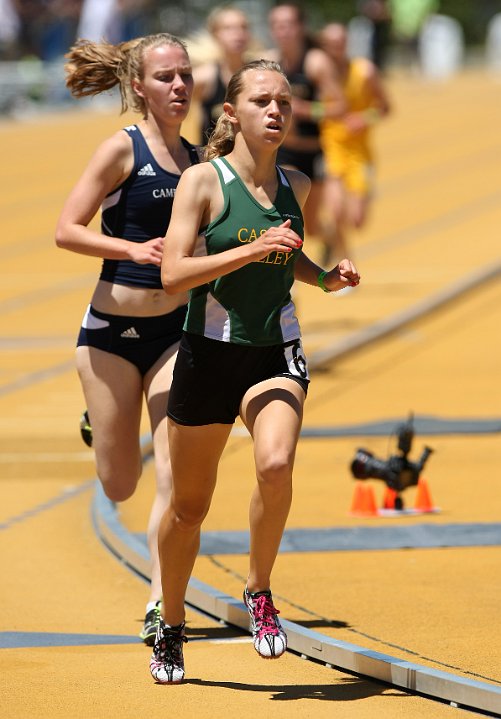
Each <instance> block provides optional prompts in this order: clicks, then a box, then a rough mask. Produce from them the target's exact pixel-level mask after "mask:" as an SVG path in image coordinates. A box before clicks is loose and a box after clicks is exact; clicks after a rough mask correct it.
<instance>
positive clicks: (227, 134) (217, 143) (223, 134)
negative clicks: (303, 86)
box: [204, 59, 287, 160]
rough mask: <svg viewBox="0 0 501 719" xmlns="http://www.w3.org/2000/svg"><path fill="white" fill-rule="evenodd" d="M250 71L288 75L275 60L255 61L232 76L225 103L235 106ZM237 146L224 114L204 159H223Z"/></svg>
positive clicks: (217, 124) (217, 123) (212, 136)
mask: <svg viewBox="0 0 501 719" xmlns="http://www.w3.org/2000/svg"><path fill="white" fill-rule="evenodd" d="M249 70H271V71H272V72H278V73H280V75H282V76H283V77H285V79H287V78H286V75H285V73H284V71H283V70H282V68H281V67H280V65H279V64H278V62H275V61H274V60H264V59H261V60H253V61H252V62H248V63H246V64H245V65H243V66H242V67H241V68H240V69H239V70H237V71H236V73H234V75H232V77H231V79H230V81H229V83H228V87H227V89H226V96H225V98H224V101H225V102H229V103H231V104H232V105H233V104H235V102H236V100H237V98H238V96H239V95H240V93H241V92H242V89H243V84H244V81H243V76H244V75H245V73H246V72H248V71H249ZM234 145H235V133H234V131H233V125H232V124H231V122H230V120H229V118H228V115H227V114H226V113H225V112H223V114H222V115H220V117H219V118H218V121H217V122H216V126H215V128H214V130H213V131H212V134H211V136H210V137H209V141H208V143H207V146H206V147H205V151H204V157H205V159H206V160H212V159H213V158H214V157H222V156H224V155H228V154H229V153H230V152H231V151H232V150H233V147H234Z"/></svg>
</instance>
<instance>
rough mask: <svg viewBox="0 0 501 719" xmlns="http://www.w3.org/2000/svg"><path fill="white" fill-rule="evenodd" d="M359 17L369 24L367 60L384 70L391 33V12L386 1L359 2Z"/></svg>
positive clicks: (367, 0)
mask: <svg viewBox="0 0 501 719" xmlns="http://www.w3.org/2000/svg"><path fill="white" fill-rule="evenodd" d="M358 8H359V12H360V15H361V16H363V17H365V18H367V20H368V21H369V23H370V38H369V59H370V60H372V62H373V63H374V64H375V65H376V66H377V67H378V68H379V69H380V70H384V68H385V67H386V61H387V50H388V44H389V41H390V32H391V12H390V8H389V6H388V3H387V1H386V0H361V1H360V2H359V4H358Z"/></svg>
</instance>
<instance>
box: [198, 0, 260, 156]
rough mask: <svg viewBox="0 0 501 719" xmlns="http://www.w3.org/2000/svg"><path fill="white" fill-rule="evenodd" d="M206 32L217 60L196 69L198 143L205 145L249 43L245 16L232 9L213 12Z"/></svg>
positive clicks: (245, 56)
mask: <svg viewBox="0 0 501 719" xmlns="http://www.w3.org/2000/svg"><path fill="white" fill-rule="evenodd" d="M207 29H208V31H209V33H210V35H211V36H212V39H213V40H214V42H215V44H216V46H217V57H216V58H215V59H214V61H212V62H204V63H203V64H201V65H199V66H198V67H195V69H194V71H193V79H194V81H195V90H194V99H195V100H198V101H199V102H200V106H201V123H200V124H201V127H200V141H201V142H202V143H203V144H205V143H206V142H207V140H208V139H209V137H210V134H211V132H212V130H213V129H214V127H215V125H216V122H217V119H218V117H219V116H220V115H221V113H222V111H223V102H224V97H225V94H226V86H227V85H228V82H229V80H230V77H231V76H232V75H233V73H234V72H236V71H237V70H238V69H239V68H240V67H242V65H243V64H244V62H246V60H247V59H249V58H248V53H249V45H250V43H251V32H250V29H249V22H248V20H247V16H246V15H245V13H243V12H242V10H239V9H238V8H237V7H233V6H231V5H226V6H224V7H218V8H215V9H214V10H213V11H212V12H211V13H209V17H208V19H207Z"/></svg>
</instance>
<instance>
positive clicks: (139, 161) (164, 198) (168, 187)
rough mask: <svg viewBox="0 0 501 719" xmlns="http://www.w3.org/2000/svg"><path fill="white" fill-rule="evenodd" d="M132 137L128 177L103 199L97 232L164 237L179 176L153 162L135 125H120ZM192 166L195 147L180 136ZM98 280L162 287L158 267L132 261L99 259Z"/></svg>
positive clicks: (138, 239) (133, 237) (138, 238)
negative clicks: (131, 160) (131, 166)
mask: <svg viewBox="0 0 501 719" xmlns="http://www.w3.org/2000/svg"><path fill="white" fill-rule="evenodd" d="M124 130H125V132H126V133H127V134H128V135H129V137H130V138H131V139H132V144H133V148H134V167H133V168H132V172H131V173H130V175H129V177H128V178H127V179H126V180H125V181H124V182H123V183H122V185H120V187H118V188H117V189H116V190H114V191H113V192H111V193H110V194H109V195H107V197H106V198H105V199H104V202H103V205H102V208H101V231H102V233H103V234H104V235H108V236H109V237H123V238H124V239H126V240H130V241H131V242H146V241H148V240H151V239H153V238H155V237H164V236H165V234H166V232H167V228H168V226H169V222H170V218H171V214H172V203H173V201H174V195H175V193H176V187H177V185H178V182H179V177H180V175H176V174H174V173H172V172H167V171H166V170H164V169H163V168H162V167H160V165H159V164H158V163H157V162H156V160H155V158H154V157H153V155H152V153H151V151H150V149H149V147H148V145H147V143H146V140H145V139H144V137H143V134H142V133H141V130H140V129H139V128H138V127H137V125H131V126H129V127H125V128H124ZM181 141H182V143H183V145H184V146H185V147H186V149H187V150H188V151H189V153H190V161H191V164H192V165H195V164H196V163H198V162H199V157H198V153H197V149H196V147H195V146H194V145H192V144H191V143H189V142H188V141H187V140H185V139H184V138H181ZM99 279H101V280H106V281H107V282H113V283H116V284H119V285H129V286H132V287H147V288H151V289H162V281H161V279H160V267H157V266H156V265H154V264H149V263H148V264H144V265H140V264H138V263H136V262H133V261H132V260H106V259H105V260H103V265H102V269H101V275H100V278H99Z"/></svg>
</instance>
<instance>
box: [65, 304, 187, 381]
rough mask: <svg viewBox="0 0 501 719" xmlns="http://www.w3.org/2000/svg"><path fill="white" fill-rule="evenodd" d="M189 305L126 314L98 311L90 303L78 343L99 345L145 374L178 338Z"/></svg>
mask: <svg viewBox="0 0 501 719" xmlns="http://www.w3.org/2000/svg"><path fill="white" fill-rule="evenodd" d="M186 310H187V305H182V306H181V307H177V308H176V309H175V310H174V311H173V312H169V313H168V314H166V315H159V316H158V317H126V316H124V315H109V314H105V313H104V312H99V311H98V310H96V309H94V307H92V305H89V307H88V308H87V312H86V313H85V315H84V318H83V321H82V327H81V328H80V334H79V335H78V341H77V347H82V346H88V347H96V348H97V349H100V350H103V351H104V352H110V353H111V354H115V355H119V357H123V358H124V359H125V360H127V361H128V362H131V363H132V364H133V365H135V366H136V367H137V368H138V370H139V372H140V373H141V375H142V376H143V377H144V375H145V374H146V372H148V370H149V369H150V368H151V367H153V365H154V364H155V362H156V361H157V360H158V359H159V358H160V357H161V356H162V355H163V353H164V352H165V351H166V350H168V349H169V347H172V345H174V344H176V342H179V340H180V339H181V335H182V332H183V324H184V319H185V317H186Z"/></svg>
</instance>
